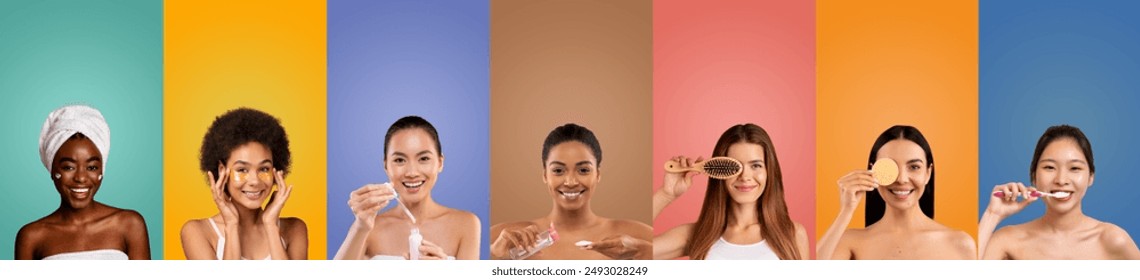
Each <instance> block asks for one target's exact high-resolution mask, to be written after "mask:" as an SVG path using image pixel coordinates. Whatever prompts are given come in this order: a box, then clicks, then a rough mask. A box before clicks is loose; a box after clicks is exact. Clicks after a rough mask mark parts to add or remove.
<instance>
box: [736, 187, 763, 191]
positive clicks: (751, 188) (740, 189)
mask: <svg viewBox="0 0 1140 280" xmlns="http://www.w3.org/2000/svg"><path fill="white" fill-rule="evenodd" d="M732 187H733V188H736V190H737V191H740V192H750V191H752V190H755V189H756V188H757V187H759V186H732Z"/></svg>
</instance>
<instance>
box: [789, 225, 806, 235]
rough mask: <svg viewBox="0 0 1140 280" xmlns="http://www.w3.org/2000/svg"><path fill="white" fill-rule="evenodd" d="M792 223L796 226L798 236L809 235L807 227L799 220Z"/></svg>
mask: <svg viewBox="0 0 1140 280" xmlns="http://www.w3.org/2000/svg"><path fill="white" fill-rule="evenodd" d="M792 224H793V225H795V226H796V238H799V237H800V236H804V237H807V228H805V227H804V225H803V224H800V223H797V222H792Z"/></svg>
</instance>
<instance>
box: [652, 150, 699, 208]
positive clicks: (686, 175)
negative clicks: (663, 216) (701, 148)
mask: <svg viewBox="0 0 1140 280" xmlns="http://www.w3.org/2000/svg"><path fill="white" fill-rule="evenodd" d="M702 160H703V159H702V158H700V157H698V158H697V160H696V161H693V159H690V158H687V157H684V156H676V157H673V158H672V159H671V161H675V162H677V163H678V164H679V165H680V166H678V168H680V169H689V168H690V167H692V166H693V164H694V163H696V162H700V161H702ZM699 173H700V172H696V171H688V172H678V173H673V172H668V171H666V172H665V185H664V187H662V188H661V191H663V192H665V195H668V196H669V197H671V198H674V199H676V198H677V197H680V196H681V195H682V194H684V193H685V191H688V190H689V186H692V185H693V176H694V175H697V174H699Z"/></svg>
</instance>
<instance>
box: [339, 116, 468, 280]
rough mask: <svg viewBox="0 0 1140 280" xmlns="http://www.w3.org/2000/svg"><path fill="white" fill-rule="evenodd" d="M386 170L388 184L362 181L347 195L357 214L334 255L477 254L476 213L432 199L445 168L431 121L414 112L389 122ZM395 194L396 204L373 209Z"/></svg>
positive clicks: (351, 257) (465, 256) (439, 256)
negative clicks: (363, 182) (433, 190)
mask: <svg viewBox="0 0 1140 280" xmlns="http://www.w3.org/2000/svg"><path fill="white" fill-rule="evenodd" d="M384 171H385V172H386V173H387V175H388V178H389V180H391V181H392V182H391V183H385V184H368V185H364V186H362V187H360V188H358V189H356V190H355V191H353V192H352V194H351V196H350V197H349V200H348V206H349V208H351V209H352V213H353V214H354V215H355V217H356V219H355V220H354V221H353V223H352V226H351V227H350V228H349V230H348V235H347V236H346V237H345V238H344V243H343V244H341V246H340V249H339V250H338V251H337V254H336V257H335V259H338V260H346V259H347V260H355V259H373V260H398V259H414V260H420V259H422V260H444V259H467V260H473V259H478V258H479V242H480V238H479V236H480V232H479V228H480V227H481V226H480V223H479V217H477V216H475V214H473V213H471V212H467V211H463V210H459V209H453V208H448V207H445V206H443V205H440V204H439V203H437V202H436V201H435V200H434V199H432V196H431V193H432V189H434V188H435V183H436V182H437V181H438V179H439V173H440V172H443V149H442V146H441V145H440V143H439V133H438V132H436V130H435V126H432V125H431V123H429V122H428V121H427V120H424V119H423V118H420V117H417V116H406V117H403V118H400V119H399V120H397V121H396V122H395V123H393V124H392V126H391V127H389V128H388V133H387V134H385V135H384ZM393 199H397V201H398V202H399V205H396V207H393V208H391V209H388V211H385V212H383V213H380V214H377V212H379V211H380V210H382V209H384V207H386V206H388V204H389V203H390V202H391V201H392V200H393ZM397 208H402V209H397ZM417 217H418V219H417Z"/></svg>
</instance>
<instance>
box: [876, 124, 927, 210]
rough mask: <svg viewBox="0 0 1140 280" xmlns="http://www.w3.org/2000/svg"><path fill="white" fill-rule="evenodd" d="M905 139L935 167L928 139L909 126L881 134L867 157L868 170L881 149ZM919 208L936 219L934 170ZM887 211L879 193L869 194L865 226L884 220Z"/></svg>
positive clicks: (897, 127)
mask: <svg viewBox="0 0 1140 280" xmlns="http://www.w3.org/2000/svg"><path fill="white" fill-rule="evenodd" d="M896 139H904V140H908V141H911V142H914V143H915V144H918V146H919V147H922V151H923V152H926V164H927V165H926V167H927V168H930V167H931V166H934V152H931V151H930V143H928V142H926V137H923V136H922V132H919V131H918V129H917V128H914V127H913V126H909V125H896V126H892V127H891V128H888V129H887V131H883V134H879V139H876V140H875V145H872V146H871V155H870V156H868V157H867V168H871V165H874V164H875V159H876V156H877V155H878V154H879V149H880V148H882V147H883V145H886V144H887V142H891V140H896ZM918 208H919V209H922V213H923V214H926V216H927V217H930V218H931V219H933V218H934V170H930V181H927V182H926V190H924V191H923V192H922V197H919V198H918ZM886 211H887V203H886V202H884V201H883V197H882V196H880V195H879V192H877V191H872V192H867V207H866V208H864V211H863V215H864V216H865V218H866V222H865V223H864V226H871V225H873V224H875V222H878V221H879V220H880V219H882V218H883V214H884V213H886Z"/></svg>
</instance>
